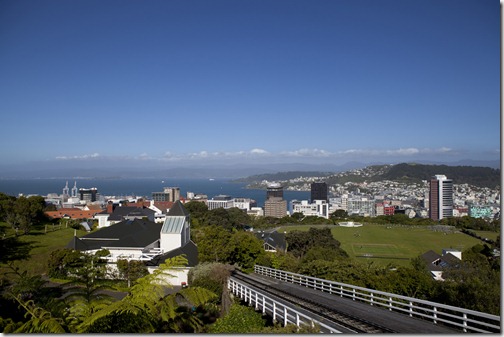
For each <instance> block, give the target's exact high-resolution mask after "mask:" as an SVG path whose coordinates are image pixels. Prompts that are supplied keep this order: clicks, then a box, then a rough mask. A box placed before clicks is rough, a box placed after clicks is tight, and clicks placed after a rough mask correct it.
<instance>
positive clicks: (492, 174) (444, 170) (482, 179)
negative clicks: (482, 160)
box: [383, 163, 500, 188]
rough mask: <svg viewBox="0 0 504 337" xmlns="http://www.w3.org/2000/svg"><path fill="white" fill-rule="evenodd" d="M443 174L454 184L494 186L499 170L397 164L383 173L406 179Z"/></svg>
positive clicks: (391, 176) (388, 176) (498, 177)
mask: <svg viewBox="0 0 504 337" xmlns="http://www.w3.org/2000/svg"><path fill="white" fill-rule="evenodd" d="M436 174H444V175H445V176H447V177H448V178H449V179H452V180H453V183H455V184H469V185H474V186H479V187H489V188H495V187H496V186H499V185H500V170H498V169H494V168H490V167H477V166H448V165H422V164H414V163H412V164H406V163H403V164H397V165H394V166H392V167H390V169H389V170H388V172H386V173H385V174H384V175H383V178H384V179H388V180H397V181H408V180H416V181H418V180H429V179H430V178H431V177H432V176H433V175H436Z"/></svg>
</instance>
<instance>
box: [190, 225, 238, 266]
mask: <svg viewBox="0 0 504 337" xmlns="http://www.w3.org/2000/svg"><path fill="white" fill-rule="evenodd" d="M196 236H197V237H196V240H195V242H196V244H197V245H198V259H199V261H201V262H226V261H227V260H228V256H229V247H228V243H229V240H230V238H231V233H230V232H229V231H227V230H225V229H224V228H222V227H221V226H218V225H211V226H205V227H203V228H201V229H200V233H199V234H198V235H196Z"/></svg>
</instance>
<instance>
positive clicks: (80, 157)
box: [56, 153, 100, 160]
mask: <svg viewBox="0 0 504 337" xmlns="http://www.w3.org/2000/svg"><path fill="white" fill-rule="evenodd" d="M96 158H100V154H99V153H93V154H85V155H81V156H70V157H69V156H57V157H56V159H58V160H72V159H77V160H79V159H96Z"/></svg>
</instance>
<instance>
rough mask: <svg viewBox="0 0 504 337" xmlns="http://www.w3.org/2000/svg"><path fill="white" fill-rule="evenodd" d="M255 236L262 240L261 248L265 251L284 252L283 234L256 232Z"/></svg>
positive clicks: (285, 247) (285, 249) (285, 245)
mask: <svg viewBox="0 0 504 337" xmlns="http://www.w3.org/2000/svg"><path fill="white" fill-rule="evenodd" d="M255 235H256V237H257V238H258V239H260V240H262V241H263V248H264V250H265V251H267V252H277V251H281V252H286V251H287V242H286V241H285V234H283V233H278V232H277V231H273V232H269V233H267V232H264V231H263V232H257V233H255Z"/></svg>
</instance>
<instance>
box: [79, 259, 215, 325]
mask: <svg viewBox="0 0 504 337" xmlns="http://www.w3.org/2000/svg"><path fill="white" fill-rule="evenodd" d="M186 264H187V259H186V258H185V257H184V256H176V257H173V258H170V259H167V260H166V261H165V262H164V263H162V264H161V265H160V266H159V268H158V269H156V270H155V271H154V272H153V273H152V274H149V275H146V276H144V277H141V278H139V279H138V280H137V281H136V283H135V285H133V286H132V287H131V288H130V292H129V294H128V295H127V296H126V297H124V298H123V299H122V300H121V301H117V302H114V303H112V304H110V305H108V306H107V307H105V308H103V309H101V310H99V311H97V312H95V313H93V314H92V315H91V316H90V317H89V318H88V319H86V320H84V322H83V323H82V324H80V326H79V327H78V331H79V332H119V331H118V330H117V329H120V328H124V325H123V322H124V321H129V322H131V321H134V322H135V324H131V325H130V326H129V329H132V330H129V331H122V332H130V333H135V332H141V333H148V332H156V330H157V327H158V326H160V325H161V323H162V322H167V323H168V322H170V321H173V320H175V319H176V318H177V317H178V316H179V315H180V311H178V310H177V308H178V307H179V304H178V302H177V297H176V296H175V295H174V294H171V295H168V296H166V295H165V294H166V293H165V290H166V288H173V286H172V285H171V283H170V282H169V279H170V277H172V276H173V275H172V274H170V270H173V268H176V267H182V266H184V265H186ZM177 294H179V296H181V297H182V298H184V299H185V300H186V301H188V303H190V304H191V305H192V306H199V305H201V304H203V303H206V302H208V301H210V300H211V299H213V298H215V294H214V293H212V292H210V291H208V290H206V289H202V288H186V289H183V290H181V291H180V292H178V293H177ZM126 318H127V319H126ZM189 323H190V324H192V325H194V327H195V328H196V329H199V327H200V325H201V324H199V323H200V322H198V321H197V320H196V319H191V320H189ZM133 330H134V331H133Z"/></svg>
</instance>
